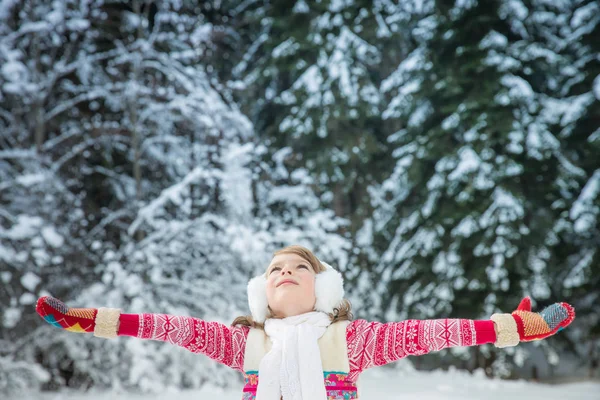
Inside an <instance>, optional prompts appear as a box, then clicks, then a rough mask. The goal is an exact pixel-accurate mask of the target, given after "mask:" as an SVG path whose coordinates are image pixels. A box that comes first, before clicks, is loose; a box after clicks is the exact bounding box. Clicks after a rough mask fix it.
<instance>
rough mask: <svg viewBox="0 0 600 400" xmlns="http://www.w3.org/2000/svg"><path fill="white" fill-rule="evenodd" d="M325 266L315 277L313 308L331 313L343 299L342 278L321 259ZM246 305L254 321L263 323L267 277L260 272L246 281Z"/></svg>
mask: <svg viewBox="0 0 600 400" xmlns="http://www.w3.org/2000/svg"><path fill="white" fill-rule="evenodd" d="M321 264H323V265H324V266H325V268H326V270H325V271H323V272H320V273H318V274H317V275H316V277H315V295H316V297H317V302H316V304H315V310H317V311H322V312H325V313H328V314H331V313H333V311H334V308H336V307H338V306H339V305H340V303H341V302H342V300H343V299H344V279H343V278H342V274H340V273H339V272H338V271H336V270H335V269H333V267H332V266H331V265H329V264H327V263H324V262H323V261H321ZM248 305H249V306H250V312H251V313H252V319H254V321H255V322H258V323H263V322H265V320H266V319H267V315H268V314H269V303H268V302H267V277H266V275H265V274H260V275H259V276H256V277H254V278H252V279H251V280H250V282H248Z"/></svg>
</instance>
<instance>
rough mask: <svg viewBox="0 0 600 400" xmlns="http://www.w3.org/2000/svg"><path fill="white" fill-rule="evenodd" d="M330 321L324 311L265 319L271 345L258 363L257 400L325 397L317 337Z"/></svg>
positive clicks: (321, 334)
mask: <svg viewBox="0 0 600 400" xmlns="http://www.w3.org/2000/svg"><path fill="white" fill-rule="evenodd" d="M330 324H331V320H330V318H329V316H328V315H327V314H326V313H324V312H309V313H306V314H301V315H297V316H294V317H288V318H284V319H272V318H270V319H268V320H266V321H265V333H266V334H267V335H268V336H269V337H270V338H271V341H272V342H273V347H272V348H271V351H269V352H268V353H267V354H265V355H264V357H263V358H262V360H261V361H260V364H259V367H258V388H257V391H256V399H257V400H279V399H281V396H283V400H326V399H327V392H326V390H325V382H324V378H323V366H322V364H321V352H320V350H319V345H318V343H317V340H318V339H319V338H320V337H321V336H323V334H324V333H325V331H326V330H327V327H328V326H329V325H330Z"/></svg>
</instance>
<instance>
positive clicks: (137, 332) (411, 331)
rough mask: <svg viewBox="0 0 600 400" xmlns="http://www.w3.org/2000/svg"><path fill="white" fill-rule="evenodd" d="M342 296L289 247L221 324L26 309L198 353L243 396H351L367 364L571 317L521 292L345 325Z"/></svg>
mask: <svg viewBox="0 0 600 400" xmlns="http://www.w3.org/2000/svg"><path fill="white" fill-rule="evenodd" d="M343 296H344V288H343V280H342V277H341V275H340V273H339V272H337V271H336V270H334V269H333V268H332V267H331V266H329V265H328V264H326V263H324V262H322V261H320V260H319V259H317V257H315V255H314V254H313V253H312V252H311V251H310V250H308V249H306V248H304V247H300V246H290V247H286V248H284V249H282V250H279V251H277V252H275V254H274V257H273V259H272V260H271V263H270V264H269V267H268V268H267V270H266V272H265V273H264V274H262V275H259V276H257V277H255V278H253V279H252V280H251V281H250V282H249V284H248V302H249V305H250V311H251V313H252V315H251V316H246V317H239V318H237V319H236V320H235V321H234V322H233V324H232V326H231V327H228V326H225V325H223V324H219V323H216V322H206V321H202V320H200V319H197V318H192V317H181V316H171V315H163V314H122V313H121V311H120V310H118V309H111V308H99V309H95V308H87V309H77V308H71V309H69V308H68V307H67V306H66V305H65V304H64V303H62V302H61V301H59V300H57V299H55V298H52V297H48V296H46V297H41V298H40V299H39V300H38V302H37V307H36V310H37V312H38V314H39V315H40V316H42V318H44V319H45V320H46V321H47V322H49V323H50V324H52V325H54V326H56V327H59V328H62V329H66V330H69V331H72V332H90V333H92V332H93V333H94V336H98V337H103V338H114V337H116V336H133V337H137V338H140V339H151V340H162V341H165V342H170V343H172V344H175V345H178V346H181V347H183V348H186V349H188V350H189V351H192V352H194V353H202V354H205V355H207V356H208V357H210V358H212V359H214V360H216V361H218V362H220V363H223V364H225V365H227V366H229V367H231V368H233V369H236V370H238V371H240V372H241V373H242V374H244V378H245V386H244V389H243V396H242V399H248V400H249V399H258V400H279V399H283V400H315V399H317V400H325V399H358V387H357V379H358V376H359V375H360V373H361V372H362V371H364V370H366V369H367V368H371V367H375V366H379V365H384V364H387V363H391V362H393V361H396V360H399V359H401V358H403V357H406V356H408V355H421V354H426V353H428V352H430V351H438V350H441V349H444V348H448V347H454V346H475V345H481V344H485V343H494V344H495V345H496V346H497V347H506V346H515V345H517V344H518V343H519V342H526V341H531V340H537V339H544V338H546V337H548V336H551V335H554V334H555V333H556V332H557V331H558V330H560V329H562V328H564V327H566V326H567V325H569V324H570V323H571V322H572V321H573V319H574V318H575V312H574V310H573V308H572V307H571V306H570V305H568V304H566V303H555V304H553V305H551V306H549V307H547V308H546V309H544V310H543V311H542V312H540V313H539V314H538V313H534V312H532V311H531V301H530V299H529V298H528V297H527V298H525V299H523V300H522V301H521V304H520V305H519V307H518V308H517V309H516V310H515V311H513V312H512V313H511V314H494V315H492V316H491V318H490V319H489V320H468V319H437V320H424V321H418V320H407V321H401V322H390V323H385V324H384V323H379V322H367V321H365V320H355V321H351V314H350V304H349V302H348V301H347V300H345V299H344V297H343Z"/></svg>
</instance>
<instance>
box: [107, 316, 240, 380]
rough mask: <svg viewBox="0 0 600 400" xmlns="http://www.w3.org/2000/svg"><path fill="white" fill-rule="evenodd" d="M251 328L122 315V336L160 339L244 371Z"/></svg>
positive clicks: (176, 318) (193, 320)
mask: <svg viewBox="0 0 600 400" xmlns="http://www.w3.org/2000/svg"><path fill="white" fill-rule="evenodd" d="M248 332H249V328H248V327H245V326H235V327H230V326H227V325H224V324H221V323H219V322H207V321H203V320H201V319H198V318H192V317H183V316H173V315H166V314H121V315H120V317H119V330H118V335H119V336H133V337H137V338H139V339H150V340H160V341H163V342H169V343H171V344H174V345H177V346H180V347H183V348H184V349H186V350H189V351H191V352H192V353H201V354H204V355H206V356H208V357H210V358H212V359H213V360H215V361H217V362H219V363H221V364H225V365H227V366H228V367H231V368H232V369H235V370H237V371H240V372H244V370H243V367H244V352H245V349H246V338H247V337H248Z"/></svg>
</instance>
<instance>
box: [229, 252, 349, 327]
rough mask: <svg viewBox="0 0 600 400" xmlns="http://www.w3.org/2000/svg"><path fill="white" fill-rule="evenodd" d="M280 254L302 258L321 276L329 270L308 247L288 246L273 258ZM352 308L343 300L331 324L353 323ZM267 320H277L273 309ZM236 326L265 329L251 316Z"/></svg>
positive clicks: (243, 316) (237, 321) (245, 316)
mask: <svg viewBox="0 0 600 400" xmlns="http://www.w3.org/2000/svg"><path fill="white" fill-rule="evenodd" d="M280 254H295V255H297V256H300V257H302V258H303V259H305V260H306V261H307V262H308V263H309V264H310V266H311V267H312V268H313V270H314V271H315V273H316V274H320V273H321V272H324V271H326V270H327V268H325V266H324V265H323V264H322V263H321V261H319V259H318V258H317V256H315V255H314V254H313V252H312V251H310V250H309V249H307V248H306V247H302V246H298V245H292V246H287V247H284V248H283V249H280V250H277V251H276V252H274V253H273V257H275V256H277V255H280ZM351 308H352V307H351V305H350V302H349V301H348V300H347V299H343V300H342V302H341V303H340V305H339V306H338V307H336V308H334V309H333V313H329V318H331V322H332V323H334V322H338V321H351V320H352V312H351ZM267 318H276V317H275V316H274V315H273V313H272V312H271V307H269V312H268V314H267ZM236 325H243V326H249V327H250V328H259V329H264V324H262V323H260V322H256V321H254V319H253V318H252V316H251V315H242V316H240V317H237V318H236V319H235V320H233V322H232V323H231V326H236Z"/></svg>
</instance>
